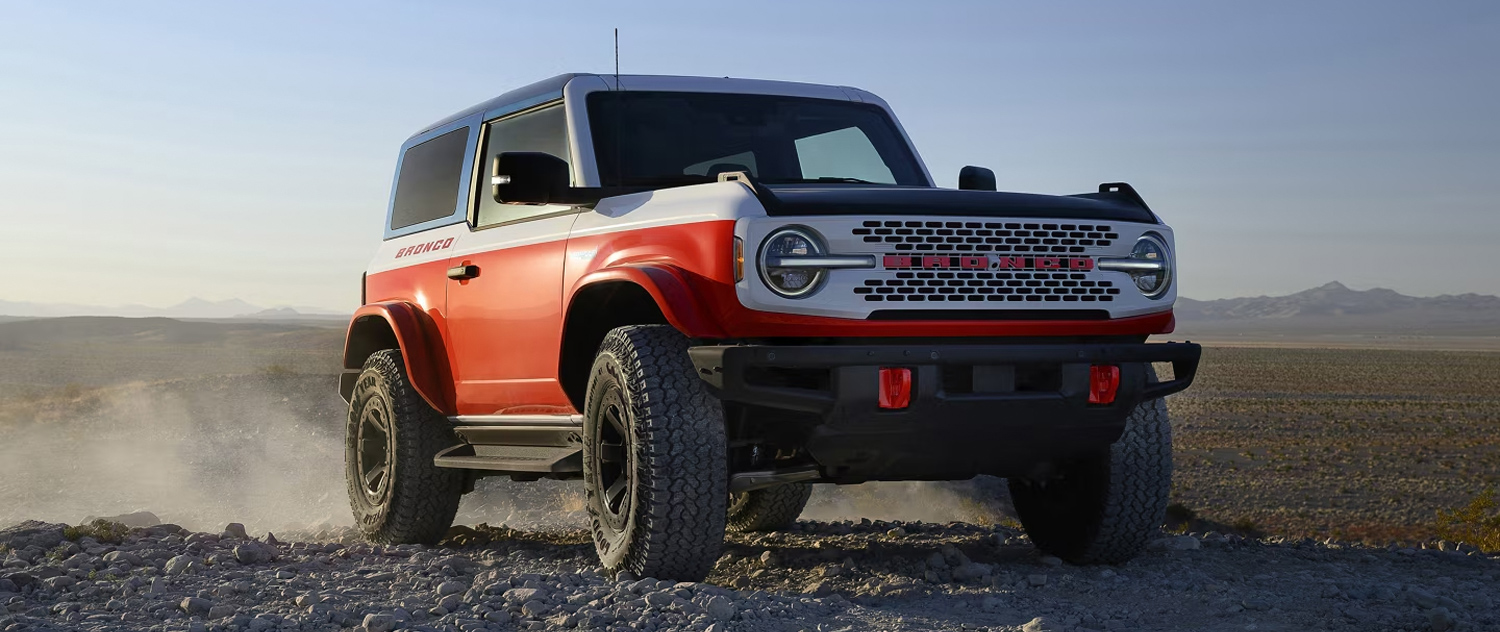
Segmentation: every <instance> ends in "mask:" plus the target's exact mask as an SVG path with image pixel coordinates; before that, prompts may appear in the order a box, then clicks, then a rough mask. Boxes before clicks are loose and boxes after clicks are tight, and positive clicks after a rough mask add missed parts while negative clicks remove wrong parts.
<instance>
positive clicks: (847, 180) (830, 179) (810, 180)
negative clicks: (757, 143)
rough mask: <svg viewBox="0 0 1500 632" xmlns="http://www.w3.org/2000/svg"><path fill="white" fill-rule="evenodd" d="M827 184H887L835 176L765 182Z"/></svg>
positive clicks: (768, 182)
mask: <svg viewBox="0 0 1500 632" xmlns="http://www.w3.org/2000/svg"><path fill="white" fill-rule="evenodd" d="M826 182H844V183H848V184H885V183H884V182H871V181H869V180H862V179H860V178H843V177H833V176H823V177H821V178H776V179H775V180H765V183H766V184H819V183H826Z"/></svg>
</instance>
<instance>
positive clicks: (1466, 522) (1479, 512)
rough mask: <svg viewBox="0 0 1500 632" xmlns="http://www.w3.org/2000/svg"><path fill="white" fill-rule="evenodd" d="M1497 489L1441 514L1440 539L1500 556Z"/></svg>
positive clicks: (1499, 514)
mask: <svg viewBox="0 0 1500 632" xmlns="http://www.w3.org/2000/svg"><path fill="white" fill-rule="evenodd" d="M1496 506H1497V503H1496V501H1495V490H1494V488H1491V489H1486V490H1484V491H1483V492H1480V494H1479V495H1478V496H1475V497H1474V500H1471V501H1469V504H1467V505H1464V506H1463V507H1459V508H1458V509H1452V510H1447V509H1440V510H1438V525H1437V533H1438V537H1441V538H1443V539H1444V540H1450V541H1453V542H1461V543H1463V544H1468V545H1471V546H1475V547H1478V548H1479V550H1481V551H1484V552H1485V553H1495V552H1500V511H1496Z"/></svg>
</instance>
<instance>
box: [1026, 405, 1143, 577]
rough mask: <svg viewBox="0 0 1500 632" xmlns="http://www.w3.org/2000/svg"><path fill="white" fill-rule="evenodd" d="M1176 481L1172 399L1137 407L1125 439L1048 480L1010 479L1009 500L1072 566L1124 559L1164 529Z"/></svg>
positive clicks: (1035, 535) (1046, 546) (1042, 543)
mask: <svg viewBox="0 0 1500 632" xmlns="http://www.w3.org/2000/svg"><path fill="white" fill-rule="evenodd" d="M1171 487H1172V424H1171V421H1170V420H1169V419H1168V418H1167V405H1166V403H1165V402H1164V401H1163V400H1161V399H1154V400H1151V401H1148V402H1144V403H1142V404H1140V405H1139V406H1136V408H1135V410H1134V411H1131V413H1130V417H1129V418H1128V420H1127V421H1126V422H1125V431H1124V433H1123V434H1121V435H1120V438H1119V439H1118V440H1117V441H1115V443H1114V444H1113V445H1111V446H1110V447H1109V449H1108V450H1107V451H1104V452H1102V453H1100V454H1098V455H1096V456H1093V457H1089V458H1084V459H1080V460H1077V461H1073V462H1071V463H1069V464H1067V465H1065V466H1064V467H1063V469H1062V471H1061V472H1059V473H1058V475H1057V476H1054V477H1052V478H1049V479H1047V480H1045V481H1029V480H1025V479H1011V480H1010V494H1011V499H1012V501H1014V503H1015V507H1016V514H1017V516H1018V517H1019V518H1020V519H1021V525H1022V526H1023V527H1025V529H1026V533H1027V535H1029V536H1031V540H1032V542H1035V543H1036V545H1037V547H1038V548H1040V549H1041V550H1043V551H1045V552H1047V553H1049V554H1052V555H1055V556H1057V557H1059V558H1062V559H1064V560H1067V561H1068V562H1071V563H1074V564H1119V563H1122V562H1126V561H1128V560H1130V559H1131V558H1133V557H1135V556H1136V555H1137V554H1139V553H1140V552H1141V550H1142V549H1144V548H1145V546H1146V543H1147V542H1148V541H1150V540H1151V538H1153V537H1155V536H1156V535H1157V533H1158V532H1159V531H1160V529H1161V524H1162V520H1163V519H1164V518H1165V516H1166V509H1167V496H1168V493H1169V492H1170V491H1171Z"/></svg>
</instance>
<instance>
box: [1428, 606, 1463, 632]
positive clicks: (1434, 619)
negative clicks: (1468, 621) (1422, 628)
mask: <svg viewBox="0 0 1500 632" xmlns="http://www.w3.org/2000/svg"><path fill="white" fill-rule="evenodd" d="M1457 624H1458V620H1457V619H1454V618H1453V613H1452V612H1449V611H1448V609H1447V608H1444V607H1442V606H1439V607H1436V608H1433V609H1432V610H1429V611H1427V626H1428V628H1429V629H1431V630H1432V631H1433V632H1446V631H1447V630H1452V629H1453V626H1455V625H1457Z"/></svg>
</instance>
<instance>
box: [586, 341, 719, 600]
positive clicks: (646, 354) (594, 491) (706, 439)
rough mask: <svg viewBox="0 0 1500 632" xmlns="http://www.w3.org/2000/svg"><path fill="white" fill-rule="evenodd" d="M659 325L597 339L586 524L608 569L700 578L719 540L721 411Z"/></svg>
mask: <svg viewBox="0 0 1500 632" xmlns="http://www.w3.org/2000/svg"><path fill="white" fill-rule="evenodd" d="M687 350H688V343H687V339H686V338H684V337H683V336H682V334H680V333H678V332H677V331H676V330H675V329H672V328H671V327H666V326H661V325H648V326H632V327H620V328H618V329H615V330H613V331H611V332H609V334H608V335H606V336H605V338H604V342H603V343H602V344H601V345H600V347H599V353H598V355H597V356H596V357H595V359H594V366H593V369H592V371H591V373H590V376H589V386H588V392H587V394H586V396H585V406H584V421H583V435H584V437H583V439H584V441H583V476H584V488H585V490H586V493H587V497H588V498H587V506H588V512H589V522H590V530H591V531H592V532H593V536H594V548H595V550H596V551H598V553H599V562H600V564H601V565H603V567H604V569H605V571H606V572H608V573H611V574H614V573H618V572H620V571H630V572H631V573H633V574H635V576H637V577H657V578H671V579H677V580H681V581H701V580H702V579H703V578H704V577H707V576H708V573H709V571H711V570H713V567H714V564H715V563H716V562H717V561H718V559H719V553H720V551H721V550H722V549H723V546H724V519H725V514H724V512H725V502H726V500H727V498H728V491H727V490H728V474H727V471H728V470H727V464H726V452H725V438H724V413H723V409H722V408H721V407H720V405H719V401H718V400H717V399H715V398H714V397H713V396H711V395H710V394H709V393H708V391H707V389H706V388H704V385H703V383H702V380H701V379H700V378H699V377H698V375H697V371H696V370H694V368H693V364H692V362H691V360H690V359H689V358H688V353H687Z"/></svg>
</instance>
